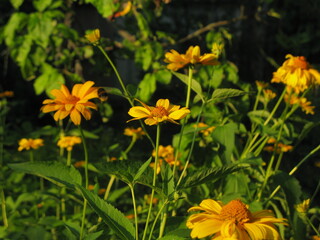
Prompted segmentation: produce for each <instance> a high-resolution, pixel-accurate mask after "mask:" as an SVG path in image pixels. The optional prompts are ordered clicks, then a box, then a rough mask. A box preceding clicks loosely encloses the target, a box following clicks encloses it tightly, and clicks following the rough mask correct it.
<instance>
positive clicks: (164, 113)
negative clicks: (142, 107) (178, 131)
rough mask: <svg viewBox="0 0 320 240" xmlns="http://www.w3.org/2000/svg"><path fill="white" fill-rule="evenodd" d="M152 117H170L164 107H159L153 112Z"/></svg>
mask: <svg viewBox="0 0 320 240" xmlns="http://www.w3.org/2000/svg"><path fill="white" fill-rule="evenodd" d="M151 115H152V116H153V117H158V118H162V117H164V116H168V111H167V110H166V109H165V108H164V107H162V106H158V107H155V108H154V109H153V110H152V111H151Z"/></svg>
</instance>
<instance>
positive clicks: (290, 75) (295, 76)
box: [271, 54, 320, 93]
mask: <svg viewBox="0 0 320 240" xmlns="http://www.w3.org/2000/svg"><path fill="white" fill-rule="evenodd" d="M286 58H287V60H286V61H285V62H284V63H283V64H282V66H281V67H280V68H278V70H277V71H276V72H274V73H273V78H272V80H271V82H275V83H280V82H281V83H284V84H285V85H286V86H288V87H290V88H292V89H293V90H294V91H295V92H296V93H299V92H303V91H305V90H306V89H308V88H309V87H310V86H312V85H315V84H318V85H319V84H320V73H319V72H318V71H317V70H316V69H314V68H312V67H311V66H310V64H309V63H308V62H307V61H306V58H305V57H303V56H298V57H295V56H292V55H291V54H287V55H286Z"/></svg>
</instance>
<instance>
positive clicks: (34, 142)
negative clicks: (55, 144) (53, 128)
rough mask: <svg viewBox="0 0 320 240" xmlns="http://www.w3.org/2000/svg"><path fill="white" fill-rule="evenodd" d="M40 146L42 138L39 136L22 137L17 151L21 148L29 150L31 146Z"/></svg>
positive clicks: (36, 147) (35, 147)
mask: <svg viewBox="0 0 320 240" xmlns="http://www.w3.org/2000/svg"><path fill="white" fill-rule="evenodd" d="M41 146H43V139H41V138H36V139H32V138H28V139H27V138H22V139H20V141H19V147H18V151H19V152H21V151H22V150H30V149H31V148H32V149H38V148H39V147H41Z"/></svg>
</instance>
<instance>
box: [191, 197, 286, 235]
mask: <svg viewBox="0 0 320 240" xmlns="http://www.w3.org/2000/svg"><path fill="white" fill-rule="evenodd" d="M188 211H204V212H201V213H196V214H193V215H191V216H190V217H189V219H188V220H187V227H188V228H190V229H192V231H191V237H192V238H204V237H207V236H211V235H213V237H212V238H211V239H216V240H222V239H229V240H230V239H237V240H253V239H255V240H262V239H270V240H271V239H272V240H279V239H281V237H280V235H279V233H278V231H277V229H276V227H275V225H274V223H281V224H284V225H287V223H286V219H284V218H275V217H274V215H273V213H272V212H271V211H269V210H262V211H258V212H254V213H251V212H250V211H249V209H248V207H247V206H246V205H245V204H244V203H243V202H241V201H240V200H232V201H230V202H229V203H228V204H226V205H223V204H222V203H221V202H218V201H214V200H212V199H205V200H203V201H202V202H201V203H200V206H198V207H192V208H190V209H189V210H188Z"/></svg>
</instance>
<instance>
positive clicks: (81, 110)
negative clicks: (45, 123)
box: [41, 81, 98, 125]
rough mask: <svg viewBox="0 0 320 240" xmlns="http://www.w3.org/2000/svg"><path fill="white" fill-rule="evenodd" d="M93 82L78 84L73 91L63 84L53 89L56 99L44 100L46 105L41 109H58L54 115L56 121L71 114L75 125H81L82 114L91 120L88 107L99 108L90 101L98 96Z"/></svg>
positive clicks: (46, 110) (44, 110)
mask: <svg viewBox="0 0 320 240" xmlns="http://www.w3.org/2000/svg"><path fill="white" fill-rule="evenodd" d="M93 84H94V82H92V81H87V82H85V83H84V84H76V85H74V86H73V88H72V92H71V93H70V91H69V90H68V88H67V87H66V86H65V85H61V88H60V90H58V89H53V90H52V91H51V92H50V93H51V94H52V95H53V96H54V97H55V99H46V100H44V101H43V104H44V105H45V106H43V107H42V108H41V111H42V112H44V113H48V112H53V111H56V113H55V114H54V116H53V118H54V120H55V121H58V120H62V119H64V118H66V117H67V116H69V115H70V118H71V121H72V122H73V123H74V124H75V125H80V123H81V114H82V116H83V117H84V118H85V119H86V120H89V119H90V118H91V112H90V110H89V109H88V108H92V109H95V110H97V105H96V104H94V103H92V102H89V100H90V99H92V98H98V93H97V92H98V88H97V87H92V85H93Z"/></svg>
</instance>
